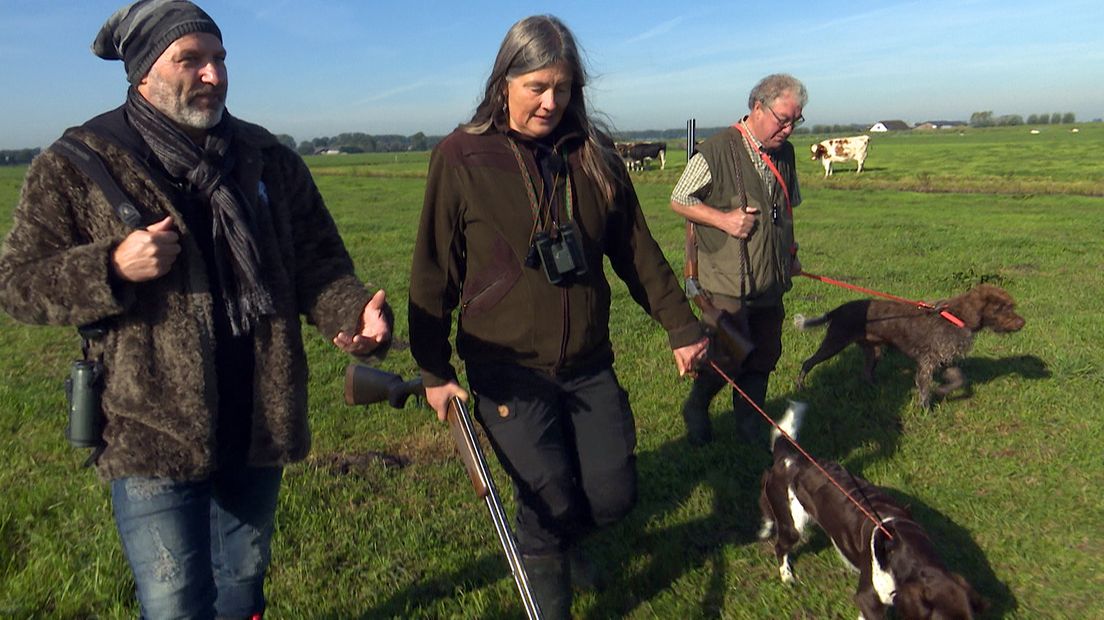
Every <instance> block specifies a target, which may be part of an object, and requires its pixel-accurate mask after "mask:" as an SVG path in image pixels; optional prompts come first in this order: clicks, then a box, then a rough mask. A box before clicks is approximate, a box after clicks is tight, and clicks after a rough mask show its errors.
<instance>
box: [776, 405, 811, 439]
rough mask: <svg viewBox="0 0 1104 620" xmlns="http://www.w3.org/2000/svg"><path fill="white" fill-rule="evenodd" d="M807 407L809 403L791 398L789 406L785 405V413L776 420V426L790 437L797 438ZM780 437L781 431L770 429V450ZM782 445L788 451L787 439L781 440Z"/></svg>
mask: <svg viewBox="0 0 1104 620" xmlns="http://www.w3.org/2000/svg"><path fill="white" fill-rule="evenodd" d="M808 408H809V405H807V404H805V403H803V402H801V401H799V400H791V401H790V406H789V407H786V413H784V414H783V415H782V419H781V420H779V421H778V426H779V427H780V428H781V429H782V430H784V431H786V434H787V435H789V436H790V437H792V438H794V439H795V440H796V439H797V433H798V431H799V430H800V429H801V424H802V422H804V421H805V410H806V409H808ZM780 437H782V433H781V432H779V431H778V429H777V428H774V429H771V436H770V440H771V450H772V451H773V450H774V447H775V443H776V442H777V441H778V439H779V438H780ZM782 446H785V448H786V449H787V450H786V451H789V450H790V449H792V446H791V445H790V442H789V441H785V440H783V441H782Z"/></svg>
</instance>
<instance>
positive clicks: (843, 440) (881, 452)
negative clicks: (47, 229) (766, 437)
mask: <svg viewBox="0 0 1104 620" xmlns="http://www.w3.org/2000/svg"><path fill="white" fill-rule="evenodd" d="M862 367H863V358H862V354H861V352H860V351H859V349H858V347H848V348H847V349H845V350H844V351H843V352H842V353H841V354H839V355H837V356H836V357H835V358H833V359H831V360H829V361H827V362H825V363H823V364H820V365H818V366H817V367H816V368H815V369H814V370H813V371H812V372H811V373H809V377H808V378H806V380H805V389H804V390H801V391H800V392H795V393H794V394H793V396H792V398H794V399H796V400H802V401H805V402H807V403H808V404H809V415H808V416H807V417H806V421H805V426H804V428H803V429H802V433H803V442H802V443H803V445H805V447H806V448H807V449H808V450H809V451H810V452H811V453H812V454H814V455H816V456H817V458H823V459H829V460H843V459H845V458H846V460H847V462H846V463H844V464H845V465H846V466H848V467H852V468H855V469H856V470H857V471H858V470H862V469H863V468H864V467H865V466H866V465H868V464H870V463H872V462H875V461H877V460H881V459H885V458H889V457H891V456H892V455H893V453H894V452H896V450H897V443H898V439H899V437H900V433H901V430H902V428H901V415H900V414H901V412H902V411H906V410H907V408H909V407H912V408H918V407H919V405H918V404H917V403H916V384H915V373H916V366H915V364H914V363H913V362H912V360H910V359H908V358H907V357H906V356H904V355H902V354H901V353H899V352H897V351H895V350H887V351H886V352H885V355H884V356H883V358H882V360H881V362H880V363H879V364H878V368H877V370H876V372H875V380H876V384H875V385H873V386H871V385H869V384H867V383H866V382H864V381H863V380H862V378H861V377H862ZM959 367H960V368H961V369H962V371H963V374H964V375H965V377H966V386H965V387H964V388H962V389H960V390H958V391H956V392H954V393H952V394H950V395H949V396H948V398H946V399H945V400H946V401H948V402H950V401H960V400H966V399H969V398H970V397H972V396H973V394H974V391H975V388H976V389H984V386H985V385H986V384H988V383H991V382H993V381H996V380H998V379H1000V378H1002V377H1007V376H1016V377H1019V378H1021V379H1027V380H1039V379H1046V378H1048V377H1050V376H1051V372H1050V370H1049V369H1048V367H1047V364H1046V362H1045V361H1044V360H1042V359H1040V358H1038V357H1036V356H1034V355H1018V356H1013V357H1005V358H992V357H967V358H965V359H963V360H962V361H961V362H960V363H959ZM772 380H773V378H772ZM940 403H941V401H939V400H936V401H935V402H934V405H933V410H932V412H931V413H930V414H925V415H939V407H940ZM860 447H861V448H862V450H859V451H857V452H856V448H860Z"/></svg>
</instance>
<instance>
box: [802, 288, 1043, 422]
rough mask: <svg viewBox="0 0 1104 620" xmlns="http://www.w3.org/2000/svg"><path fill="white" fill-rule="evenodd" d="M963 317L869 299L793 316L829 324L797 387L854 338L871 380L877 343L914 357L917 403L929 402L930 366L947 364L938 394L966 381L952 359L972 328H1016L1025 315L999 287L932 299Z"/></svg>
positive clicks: (964, 348)
mask: <svg viewBox="0 0 1104 620" xmlns="http://www.w3.org/2000/svg"><path fill="white" fill-rule="evenodd" d="M935 305H936V307H938V308H939V309H940V310H947V311H949V312H950V313H951V314H953V315H954V316H956V317H958V318H959V319H962V321H963V322H964V323H965V324H966V325H965V326H964V327H956V326H955V325H953V324H952V323H951V322H950V321H948V320H947V319H945V318H943V317H942V316H940V315H939V313H938V312H934V311H932V310H928V309H924V308H918V307H916V306H915V305H912V304H908V303H904V302H899V301H884V300H874V299H864V300H858V301H850V302H847V303H845V304H843V305H842V306H839V307H838V308H836V309H835V310H832V311H831V312H828V313H827V314H825V315H823V316H820V317H817V318H814V319H806V318H805V317H803V316H802V315H800V314H799V315H797V316H795V317H794V325H796V326H797V328H798V329H807V328H809V327H816V326H819V325H824V324H825V323H827V324H828V333H827V334H825V336H824V341H823V342H821V343H820V348H819V349H817V351H816V353H813V354H812V356H810V357H809V359H807V360H805V362H804V363H803V364H801V373H800V374H798V376H797V388H798V389H801V388H802V387H803V386H804V383H805V376H806V375H807V374H809V371H810V370H811V369H812V368H813V366H816V365H817V364H819V363H821V362H823V361H824V360H826V359H828V358H830V357H832V356H834V355H835V354H837V353H839V352H840V351H842V350H843V349H844V348H845V347H847V345H849V344H851V343H852V342H856V343H858V344H859V346H861V347H862V349H863V353H864V354H865V355H866V364H865V366H864V368H863V377H864V378H865V379H866V380H867V382H869V383H871V384H873V383H874V367H875V366H876V365H877V364H878V359H879V358H880V357H881V353H882V351H881V347H882V345H890V346H892V347H894V348H896V349H898V350H899V351H901V352H902V353H904V354H905V355H907V356H909V357H910V358H912V359H913V361H915V362H916V365H917V368H916V388H917V390H919V394H918V397H919V401H920V406H921V407H924V408H925V409H927V408H929V407H930V406H931V395H932V382H933V376H934V375H935V372H936V371H937V370H939V369H940V368H946V370H945V371H944V372H943V378H944V379H945V380H946V383H944V384H943V385H941V386H939V387H938V388H936V390H935V392H936V394H937V395H939V396H940V397H943V396H946V395H947V394H950V393H951V392H953V391H954V390H956V389H958V388H960V387H962V386H963V385H965V382H966V380H965V377H964V376H963V374H962V371H961V370H960V369H959V368H958V367H957V366H955V365H953V363H954V362H955V361H957V360H959V359H961V358H962V357H963V356H965V355H966V353H967V352H969V350H970V347H971V346H972V345H973V343H974V334H975V333H976V332H979V331H981V330H982V329H985V328H989V329H991V330H993V331H995V332H998V333H1004V332H1014V331H1019V330H1020V328H1022V327H1023V326H1024V319H1023V317H1021V316H1020V315H1018V314H1016V311H1015V308H1016V303H1015V302H1014V301H1013V300H1012V296H1011V295H1009V294H1008V293H1007V292H1006V291H1005V290H1004V289H1002V288H1000V287H999V286H994V285H992V284H981V285H978V286H975V287H974V288H972V289H970V290H969V291H967V292H966V293H963V294H962V295H959V296H958V297H953V298H951V299H948V300H946V301H944V302H940V303H938V304H935Z"/></svg>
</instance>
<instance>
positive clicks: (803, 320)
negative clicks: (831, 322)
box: [793, 314, 828, 331]
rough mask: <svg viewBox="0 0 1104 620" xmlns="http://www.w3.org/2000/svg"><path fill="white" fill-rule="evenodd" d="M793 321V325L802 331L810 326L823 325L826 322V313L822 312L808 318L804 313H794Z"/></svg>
mask: <svg viewBox="0 0 1104 620" xmlns="http://www.w3.org/2000/svg"><path fill="white" fill-rule="evenodd" d="M793 321H794V327H796V328H798V329H800V330H803V331H804V330H806V329H809V328H810V327H820V326H821V325H824V324H825V323H827V322H828V315H827V314H822V315H820V316H818V317H815V318H812V319H810V318H807V317H806V316H805V315H804V314H795V315H794V319H793Z"/></svg>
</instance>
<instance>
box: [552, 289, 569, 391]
mask: <svg viewBox="0 0 1104 620" xmlns="http://www.w3.org/2000/svg"><path fill="white" fill-rule="evenodd" d="M560 299H562V300H563V328H562V331H561V332H560V334H561V335H560V357H559V359H557V360H556V365H555V366H553V367H552V374H554V375H555V374H559V372H560V368H561V367H563V363H564V358H565V357H567V330H568V328H569V327H570V326H571V318H570V315H569V314H568V304H567V287H562V288H561V289H560Z"/></svg>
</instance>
